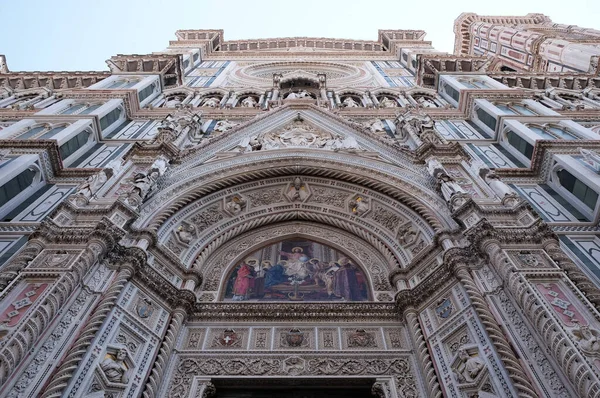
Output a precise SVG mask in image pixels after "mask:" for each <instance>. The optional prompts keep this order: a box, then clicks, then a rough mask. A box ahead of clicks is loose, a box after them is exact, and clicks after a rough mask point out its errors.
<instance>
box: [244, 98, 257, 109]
mask: <svg viewBox="0 0 600 398" xmlns="http://www.w3.org/2000/svg"><path fill="white" fill-rule="evenodd" d="M256 105H258V102H256V99H254V97H252V96H249V97H246V98H244V99H243V100H242V107H243V108H255V107H256Z"/></svg>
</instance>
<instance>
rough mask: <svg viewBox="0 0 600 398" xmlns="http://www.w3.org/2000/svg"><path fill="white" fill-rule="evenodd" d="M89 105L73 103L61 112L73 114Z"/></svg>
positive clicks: (62, 113)
mask: <svg viewBox="0 0 600 398" xmlns="http://www.w3.org/2000/svg"><path fill="white" fill-rule="evenodd" d="M86 106H87V105H85V104H71V106H69V107H68V108H67V109H63V110H62V111H61V112H60V114H61V115H73V114H75V113H77V112H79V111H80V110H82V109H84V108H85V107H86Z"/></svg>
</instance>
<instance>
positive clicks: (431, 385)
mask: <svg viewBox="0 0 600 398" xmlns="http://www.w3.org/2000/svg"><path fill="white" fill-rule="evenodd" d="M404 316H405V317H406V324H407V325H408V329H409V331H410V337H411V340H412V343H413V346H414V347H415V350H416V354H417V358H418V360H419V364H420V365H421V366H420V367H421V372H422V374H423V375H424V377H425V382H426V383H427V392H428V393H429V397H431V398H440V397H441V396H442V390H441V388H440V384H439V383H438V380H437V375H436V374H435V369H434V368H433V362H432V361H431V356H430V355H429V348H427V342H426V341H425V336H423V331H422V330H421V325H420V324H419V318H418V314H417V311H416V310H415V309H414V308H413V307H410V308H408V309H407V310H406V311H405V312H404Z"/></svg>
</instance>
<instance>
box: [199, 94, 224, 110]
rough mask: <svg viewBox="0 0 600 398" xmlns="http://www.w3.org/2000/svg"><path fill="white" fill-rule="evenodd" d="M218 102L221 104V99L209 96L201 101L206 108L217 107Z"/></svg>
mask: <svg viewBox="0 0 600 398" xmlns="http://www.w3.org/2000/svg"><path fill="white" fill-rule="evenodd" d="M220 104H221V100H220V99H219V98H218V97H210V98H207V99H205V100H204V101H203V102H202V106H205V107H208V108H218V107H219V105H220Z"/></svg>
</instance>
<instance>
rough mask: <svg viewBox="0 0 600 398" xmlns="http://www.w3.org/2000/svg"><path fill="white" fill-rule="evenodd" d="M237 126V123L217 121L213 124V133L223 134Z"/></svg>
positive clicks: (226, 120)
mask: <svg viewBox="0 0 600 398" xmlns="http://www.w3.org/2000/svg"><path fill="white" fill-rule="evenodd" d="M237 125H238V123H235V122H230V121H229V120H228V119H225V120H219V121H218V122H217V124H215V128H214V129H213V131H217V132H219V133H224V132H226V131H228V130H231V129H232V128H234V127H235V126H237Z"/></svg>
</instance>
